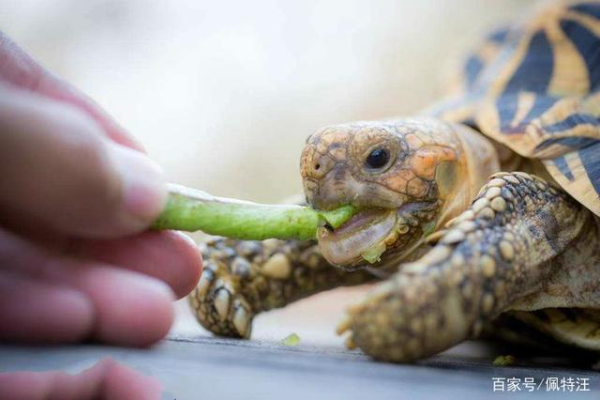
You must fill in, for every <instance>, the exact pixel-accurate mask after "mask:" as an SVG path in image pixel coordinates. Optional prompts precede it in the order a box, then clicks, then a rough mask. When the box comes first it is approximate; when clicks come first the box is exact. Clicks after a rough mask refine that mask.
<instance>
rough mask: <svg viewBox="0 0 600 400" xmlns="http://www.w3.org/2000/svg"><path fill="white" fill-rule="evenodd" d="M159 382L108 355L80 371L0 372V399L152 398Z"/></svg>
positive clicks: (159, 387) (158, 393) (158, 392)
mask: <svg viewBox="0 0 600 400" xmlns="http://www.w3.org/2000/svg"><path fill="white" fill-rule="evenodd" d="M162 389H163V387H162V384H161V383H160V382H159V381H158V380H157V379H156V378H153V377H151V376H146V375H143V374H141V373H139V372H138V371H136V370H134V369H131V368H129V367H127V366H124V365H122V364H119V363H117V362H115V361H113V360H111V359H108V358H107V359H104V360H101V361H99V362H97V363H96V364H95V365H94V366H93V367H91V368H89V369H86V370H85V371H82V372H81V373H79V374H76V375H71V374H67V373H65V372H61V371H51V372H10V373H4V374H0V399H11V400H49V399H60V400H100V399H107V400H108V399H110V400H138V399H139V400H152V399H159V398H161V392H162Z"/></svg>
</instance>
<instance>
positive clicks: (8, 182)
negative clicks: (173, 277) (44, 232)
mask: <svg viewBox="0 0 600 400" xmlns="http://www.w3.org/2000/svg"><path fill="white" fill-rule="evenodd" d="M0 143H1V145H0V170H1V171H3V173H2V175H3V177H2V179H1V180H0V219H2V220H4V221H7V220H8V221H9V223H18V224H20V225H22V224H23V223H33V222H35V223H36V224H38V225H39V223H40V222H41V223H42V224H43V225H44V226H43V227H44V228H50V229H53V230H55V231H58V232H60V233H64V234H68V235H77V236H84V237H115V236H122V235H127V234H131V233H134V232H138V231H141V230H143V229H145V228H147V227H148V225H149V224H150V223H151V221H152V220H154V219H155V218H156V217H157V216H158V214H159V213H160V211H161V210H162V208H163V206H164V203H165V199H166V184H165V181H164V177H163V173H162V172H161V170H160V168H159V167H158V166H157V165H156V164H155V163H154V162H153V161H151V160H150V159H149V158H148V157H146V156H145V155H143V154H141V153H140V152H137V151H135V150H132V149H130V148H127V147H124V146H121V145H119V144H117V143H115V142H113V141H111V140H110V139H108V138H106V136H105V135H104V134H103V133H102V130H101V128H100V127H99V126H98V125H97V123H96V122H95V121H93V120H92V119H91V118H90V117H88V116H87V115H86V114H84V113H83V112H81V111H79V110H78V109H76V108H74V107H72V106H69V105H65V104H62V103H58V102H55V101H52V100H49V99H47V98H44V97H42V96H40V95H37V94H35V93H31V92H27V91H23V90H20V89H16V88H13V87H8V86H0Z"/></svg>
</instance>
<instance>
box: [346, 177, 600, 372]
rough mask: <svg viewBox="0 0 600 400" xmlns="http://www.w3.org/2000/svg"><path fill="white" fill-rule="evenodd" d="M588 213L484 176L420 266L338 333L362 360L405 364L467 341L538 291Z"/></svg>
mask: <svg viewBox="0 0 600 400" xmlns="http://www.w3.org/2000/svg"><path fill="white" fill-rule="evenodd" d="M592 220H593V217H592V216H591V213H590V212H589V211H588V210H587V209H585V208H584V207H582V206H580V205H579V204H578V203H576V202H575V201H574V200H573V199H571V198H570V197H569V196H568V195H567V194H565V193H563V192H562V191H558V190H556V189H554V188H553V187H550V186H549V185H548V184H547V183H545V182H544V181H542V180H541V179H539V178H536V177H534V176H530V175H528V174H524V173H510V174H508V173H499V174H496V175H494V176H493V177H492V179H491V181H489V182H488V184H487V185H485V186H484V187H483V188H482V190H481V192H480V193H479V195H478V198H477V199H476V200H475V201H474V202H473V203H472V205H471V207H470V209H468V210H467V211H465V212H464V213H463V214H461V215H460V216H459V217H457V218H456V219H454V220H453V221H451V222H450V223H449V224H448V226H447V227H446V228H447V230H446V231H445V233H444V234H443V235H441V236H440V239H439V242H438V244H437V245H436V246H435V247H434V248H433V249H432V250H431V251H430V252H429V253H427V254H426V255H425V256H423V257H422V258H421V259H420V260H418V261H416V262H413V263H410V264H406V265H403V266H401V267H400V272H398V273H396V274H395V275H394V276H392V277H391V278H390V279H389V280H388V281H386V282H383V283H380V284H379V285H378V286H376V288H375V289H374V290H373V291H372V292H370V293H369V294H368V295H367V297H366V298H365V299H364V300H363V301H362V303H360V304H358V305H356V306H354V307H352V308H351V309H350V311H349V314H350V315H349V318H348V319H347V320H346V321H344V322H343V323H342V325H341V326H340V331H342V332H343V331H345V330H349V331H350V334H351V338H350V339H351V341H353V342H354V343H355V344H356V345H358V346H359V347H360V348H361V349H363V350H364V351H365V352H366V353H368V354H370V355H372V356H374V357H376V358H379V359H382V360H388V361H394V362H408V361H413V360H417V359H419V358H423V357H427V356H430V355H432V354H435V353H438V352H440V351H442V350H445V349H447V348H449V347H451V346H453V345H455V344H457V343H459V342H461V341H463V340H464V339H466V338H468V337H471V336H477V335H478V334H479V332H480V331H481V328H482V326H483V325H484V324H485V323H486V322H488V321H490V320H492V319H493V318H494V317H496V316H497V315H498V314H500V313H501V312H502V311H503V310H505V309H506V308H507V307H509V306H510V305H511V304H512V303H513V302H515V301H516V300H517V299H519V298H521V297H523V296H525V295H527V294H530V293H533V292H535V291H537V290H540V287H541V282H542V281H543V280H544V279H546V278H547V277H548V276H549V274H551V273H553V270H554V269H556V268H557V267H556V266H557V265H559V263H554V264H553V263H552V259H553V258H554V257H555V256H557V255H558V254H560V253H561V252H563V250H564V249H565V248H566V247H567V246H569V244H570V243H571V242H572V241H573V240H574V239H575V238H576V237H577V236H578V235H579V233H580V232H581V231H582V229H586V227H587V226H588V224H589V223H590V221H592Z"/></svg>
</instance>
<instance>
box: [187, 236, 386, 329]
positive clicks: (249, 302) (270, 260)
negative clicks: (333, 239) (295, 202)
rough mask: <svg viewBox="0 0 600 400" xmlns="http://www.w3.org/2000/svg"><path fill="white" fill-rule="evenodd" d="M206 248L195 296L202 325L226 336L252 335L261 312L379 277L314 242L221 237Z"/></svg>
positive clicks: (196, 310)
mask: <svg viewBox="0 0 600 400" xmlns="http://www.w3.org/2000/svg"><path fill="white" fill-rule="evenodd" d="M202 253H203V257H204V260H205V261H204V272H203V274H202V278H201V280H200V283H199V284H198V286H197V287H196V289H195V290H194V292H193V293H192V294H191V295H190V296H189V300H190V303H191V305H192V308H193V310H194V313H195V315H196V318H197V319H198V321H199V322H200V324H201V325H202V326H203V327H204V328H206V329H208V330H209V331H211V332H213V333H215V334H217V335H221V336H229V337H242V338H248V337H249V336H250V333H251V330H252V319H253V318H254V316H255V315H256V314H258V313H260V312H263V311H267V310H270V309H273V308H279V307H283V306H285V305H287V304H289V303H291V302H293V301H296V300H298V299H301V298H303V297H306V296H309V295H311V294H314V293H317V292H320V291H324V290H328V289H332V288H335V287H339V286H351V285H357V284H361V283H365V282H368V281H372V280H374V279H375V277H374V276H373V275H372V274H370V273H368V272H366V271H356V272H346V271H344V270H341V269H338V268H335V267H332V266H331V265H330V264H329V263H328V262H327V261H326V260H325V259H324V258H323V257H322V256H321V253H320V251H319V249H318V247H317V245H316V244H315V243H314V242H311V241H305V242H299V241H294V240H288V241H282V240H275V239H270V240H266V241H263V242H259V241H237V240H231V239H216V240H213V241H210V242H208V243H206V245H205V248H204V249H203V252H202Z"/></svg>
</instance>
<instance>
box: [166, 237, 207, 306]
mask: <svg viewBox="0 0 600 400" xmlns="http://www.w3.org/2000/svg"><path fill="white" fill-rule="evenodd" d="M164 236H165V237H167V238H171V239H172V241H173V244H174V251H176V252H177V253H178V254H179V257H180V258H181V260H180V261H179V262H178V264H177V270H176V271H177V275H176V279H173V281H174V282H173V288H174V289H173V290H174V291H175V294H176V296H177V298H178V299H180V298H182V297H185V296H187V295H188V294H189V293H190V292H191V291H192V290H194V288H195V287H196V285H197V284H198V281H199V280H200V276H201V275H202V270H203V267H204V264H203V260H202V253H201V252H200V249H199V248H198V244H197V243H196V242H195V241H194V240H193V239H192V238H191V237H189V236H188V235H186V234H184V233H182V232H178V231H166V232H164Z"/></svg>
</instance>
